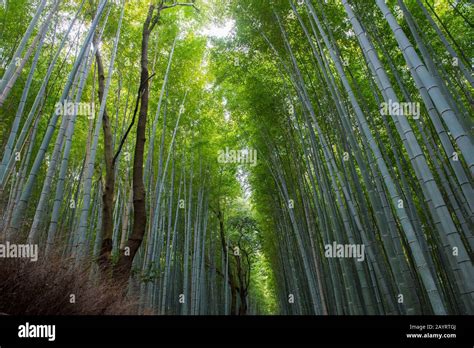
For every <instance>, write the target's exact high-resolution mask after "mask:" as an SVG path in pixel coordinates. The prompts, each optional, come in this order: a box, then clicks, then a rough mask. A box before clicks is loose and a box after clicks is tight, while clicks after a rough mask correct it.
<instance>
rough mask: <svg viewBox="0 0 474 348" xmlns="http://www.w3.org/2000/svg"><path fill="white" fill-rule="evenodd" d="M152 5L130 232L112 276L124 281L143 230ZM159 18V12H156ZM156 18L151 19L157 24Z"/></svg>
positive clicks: (144, 55)
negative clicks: (144, 163)
mask: <svg viewBox="0 0 474 348" xmlns="http://www.w3.org/2000/svg"><path fill="white" fill-rule="evenodd" d="M154 9H155V8H154V5H150V7H149V9H148V15H147V18H146V20H145V23H144V25H143V32H142V47H141V76H140V86H141V97H140V98H141V99H140V103H141V105H140V112H139V115H138V124H137V136H136V144H135V155H134V159H133V229H132V234H131V235H130V237H129V239H128V242H127V244H126V246H125V249H124V250H121V252H120V257H119V260H118V262H117V265H116V270H115V277H116V278H118V279H121V280H123V281H126V280H127V279H128V278H129V276H130V272H131V269H132V262H133V258H134V257H135V254H136V253H137V251H138V248H139V247H140V245H141V244H142V241H143V237H144V235H145V231H146V224H147V216H146V207H145V186H144V183H143V157H144V149H145V142H146V123H147V114H148V95H149V89H148V80H149V73H148V41H149V39H150V33H151V30H152V29H153V24H152V18H153V12H154ZM158 15H159V13H158ZM156 21H157V17H155V19H154V21H153V22H154V23H156Z"/></svg>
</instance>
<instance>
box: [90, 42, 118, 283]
mask: <svg viewBox="0 0 474 348" xmlns="http://www.w3.org/2000/svg"><path fill="white" fill-rule="evenodd" d="M97 44H98V42H97V41H96V40H94V45H97ZM95 58H96V62H97V72H98V80H99V91H98V92H99V100H100V102H102V100H103V98H104V88H105V74H104V66H103V64H102V57H101V55H100V51H99V49H97V51H96V55H95ZM102 128H103V131H104V153H105V155H104V156H105V185H104V193H103V195H102V202H103V206H102V245H101V249H100V254H99V259H98V263H99V266H100V269H101V270H102V271H103V272H104V275H106V273H108V271H109V270H110V264H111V260H110V257H111V253H112V234H113V228H114V226H113V209H114V208H113V207H114V187H115V175H114V172H115V168H114V167H115V166H114V161H113V158H114V154H113V151H114V148H113V136H112V131H111V129H110V120H109V116H108V113H107V107H106V108H105V109H104V115H103V120H102Z"/></svg>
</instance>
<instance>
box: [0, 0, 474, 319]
mask: <svg viewBox="0 0 474 348" xmlns="http://www.w3.org/2000/svg"><path fill="white" fill-rule="evenodd" d="M473 11H474V10H473V7H472V4H471V2H470V1H467V0H460V1H450V0H373V1H367V0H341V1H339V0H326V1H316V0H265V1H263V0H262V1H260V0H235V1H234V0H226V1H221V0H188V1H182V2H181V1H174V0H146V1H145V0H16V1H12V0H4V1H3V3H0V76H2V78H1V81H0V149H1V150H2V151H1V162H0V242H1V246H2V249H1V250H0V251H2V250H3V252H2V253H0V256H2V257H4V258H5V257H22V255H20V253H19V250H20V249H21V248H22V247H24V250H27V249H28V248H30V247H31V250H36V249H35V248H37V252H38V254H37V257H38V258H39V259H41V267H42V268H45V269H47V268H48V260H51V263H53V260H54V264H56V265H57V263H58V255H59V259H60V260H61V261H60V262H61V263H62V265H63V267H65V268H66V269H68V270H72V271H73V270H75V269H77V270H79V269H81V270H83V269H84V266H85V265H90V264H91V263H92V265H93V267H89V268H87V272H88V277H89V278H90V280H89V281H90V282H91V284H99V283H100V282H101V281H106V282H112V284H114V286H118V287H119V288H122V289H124V291H123V293H124V294H128V296H130V298H132V299H133V301H135V299H138V305H137V306H138V307H139V308H138V310H139V311H140V312H141V313H156V314H178V315H197V314H212V315H245V314H316V315H328V314H337V315H344V314H371V315H374V314H401V315H406V314H438V315H443V314H473V313H474V268H473V264H472V259H473V247H474V235H473V233H474V192H473V186H472V185H473V174H474V148H473V136H472V127H473V117H472V115H473V106H474V101H473V93H474V78H473V76H472V70H473V66H472V58H471V56H472V42H471V41H472V37H473V34H474V27H473V24H472V23H473V21H474V19H473V15H474V12H473ZM15 248H16V249H15ZM14 249H15V250H17V251H18V253H17V254H16V255H13V250H14ZM28 250H29V249H28ZM24 256H25V255H23V257H24ZM30 256H31V255H30ZM32 262H34V261H33V260H32ZM2 263H3V265H4V266H5V267H7V266H8V265H7V264H6V263H4V261H3V260H1V259H0V272H1V270H2V267H3V266H2ZM22 267H26V266H25V265H23V266H22ZM55 267H57V266H55ZM81 272H83V271H81ZM81 274H82V273H81ZM81 277H82V278H81V279H84V278H87V277H85V276H84V275H82V276H81ZM41 279H42V278H41ZM38 281H41V280H37V281H36V282H38ZM58 281H61V279H59V280H58ZM62 281H64V280H62ZM69 288H70V287H68V289H69ZM114 289H115V288H114ZM5 291H7V290H5ZM68 291H73V290H68ZM114 291H116V290H114ZM68 295H69V294H66V295H65V296H68ZM114 296H115V295H114ZM31 301H33V302H34V301H35V298H34V296H33V298H32V299H31ZM37 301H40V300H39V299H37ZM80 301H84V302H81V306H82V307H81V308H86V307H87V301H88V299H87V298H81V300H80ZM90 305H91V306H93V305H94V304H93V301H92V302H91V304H90ZM3 311H4V309H2V308H0V312H3ZM85 312H88V311H85ZM48 313H49V312H48Z"/></svg>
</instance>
